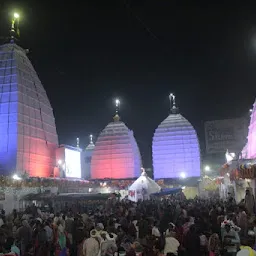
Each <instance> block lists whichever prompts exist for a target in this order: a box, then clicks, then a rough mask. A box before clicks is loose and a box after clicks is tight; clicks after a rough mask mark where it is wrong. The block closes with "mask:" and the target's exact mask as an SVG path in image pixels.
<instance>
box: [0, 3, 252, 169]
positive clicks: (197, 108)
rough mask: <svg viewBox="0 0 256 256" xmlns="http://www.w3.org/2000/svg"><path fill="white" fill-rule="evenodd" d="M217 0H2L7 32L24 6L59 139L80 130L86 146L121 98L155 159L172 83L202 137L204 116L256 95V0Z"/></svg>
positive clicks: (24, 24) (235, 107) (240, 110)
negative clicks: (153, 145)
mask: <svg viewBox="0 0 256 256" xmlns="http://www.w3.org/2000/svg"><path fill="white" fill-rule="evenodd" d="M40 2H41V3H40ZM190 2H193V4H191V3H190ZM211 2H212V4H211ZM216 2H218V1H174V0H116V1H114V0H113V1H112V0H108V1H106V0H102V1H100V0H90V1H88V0H84V1H47V0H45V1H43V0H41V1H35V0H31V1H25V0H24V1H22V0H21V1H18V2H16V3H15V2H13V1H8V0H1V1H0V19H1V21H0V23H1V30H0V33H1V36H3V35H4V33H6V32H5V29H7V24H8V19H9V18H10V17H9V16H8V15H9V14H10V12H11V10H13V8H14V7H17V9H18V10H20V11H21V15H22V18H21V25H20V28H21V42H20V44H21V45H22V46H24V47H26V48H29V49H30V54H29V57H30V59H31V60H32V62H33V64H34V66H35V69H36V70H37V72H38V74H39V77H40V79H41V81H42V83H43V85H44V87H45V89H46V91H47V94H48V96H49V98H50V101H51V104H52V107H53V109H54V113H55V118H56V125H57V130H58V134H59V140H60V143H66V144H74V145H75V143H76V142H75V140H76V137H80V140H81V144H82V146H85V145H86V144H87V143H88V135H89V134H90V133H92V134H94V135H95V136H97V135H98V134H99V132H100V131H101V130H102V129H103V128H104V127H105V126H106V124H107V123H108V122H110V121H111V118H112V116H113V114H114V103H113V102H114V98H115V97H119V98H120V100H121V117H122V120H123V121H124V122H125V123H126V124H127V126H128V127H129V128H130V129H132V130H134V133H135V137H136V138H137V141H138V144H139V147H140V150H141V153H142V156H143V160H144V166H145V167H147V166H150V164H151V141H152V136H153V133H154V130H155V128H156V127H157V125H158V124H159V123H160V122H161V121H162V120H163V119H164V118H165V117H166V116H167V115H168V113H169V100H168V95H169V93H170V92H174V93H175V94H176V97H177V103H178V106H179V107H180V110H181V113H182V114H183V115H184V116H185V117H186V118H187V119H188V120H189V121H190V122H191V123H192V124H193V125H194V127H195V128H196V129H197V131H198V133H199V137H200V140H201V141H203V139H204V133H203V122H204V121H205V120H212V119H222V118H231V117H238V116H242V115H246V113H248V110H249V108H251V105H252V103H253V101H254V98H255V96H256V72H255V70H256V54H255V52H256V50H255V51H253V47H252V46H253V42H254V33H255V32H254V31H256V15H255V13H256V5H255V4H250V2H253V1H219V2H226V3H227V4H216ZM79 3H81V4H79ZM255 49H256V40H255Z"/></svg>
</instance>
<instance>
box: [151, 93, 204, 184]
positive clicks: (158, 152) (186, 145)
mask: <svg viewBox="0 0 256 256" xmlns="http://www.w3.org/2000/svg"><path fill="white" fill-rule="evenodd" d="M170 101H171V104H172V108H171V113H170V115H169V116H168V117H167V118H166V119H165V120H164V121H163V122H162V123H161V124H160V125H159V126H158V127H157V129H156V130H155V133H154V136H153V142H152V157H153V168H154V178H155V179H162V178H165V179H168V178H188V177H199V176H200V147H199V141H198V137H197V133H196V131H195V129H194V128H193V126H192V125H191V124H190V123H189V121H188V120H186V119H185V118H184V117H183V116H182V115H181V114H180V113H179V110H178V108H176V106H175V96H174V95H173V94H171V95H170Z"/></svg>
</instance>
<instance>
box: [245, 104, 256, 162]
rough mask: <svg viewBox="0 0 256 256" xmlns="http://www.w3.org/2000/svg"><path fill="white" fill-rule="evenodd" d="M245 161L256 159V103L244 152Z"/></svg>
mask: <svg viewBox="0 0 256 256" xmlns="http://www.w3.org/2000/svg"><path fill="white" fill-rule="evenodd" d="M242 158H243V159H256V101H255V102H254V104H253V109H252V113H251V120H250V125H249V128H248V137H247V144H246V146H245V147H244V149H243V151H242Z"/></svg>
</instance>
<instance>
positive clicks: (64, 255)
mask: <svg viewBox="0 0 256 256" xmlns="http://www.w3.org/2000/svg"><path fill="white" fill-rule="evenodd" d="M59 256H67V248H66V247H65V248H63V249H62V250H61V252H60V255H59Z"/></svg>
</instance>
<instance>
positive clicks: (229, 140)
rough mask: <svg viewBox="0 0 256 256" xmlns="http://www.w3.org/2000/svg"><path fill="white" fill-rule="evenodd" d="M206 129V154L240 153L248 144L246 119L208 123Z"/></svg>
mask: <svg viewBox="0 0 256 256" xmlns="http://www.w3.org/2000/svg"><path fill="white" fill-rule="evenodd" d="M204 128H205V143H206V153H207V154H214V153H225V152H226V150H227V149H228V150H229V152H234V153H240V152H241V150H242V148H243V147H244V145H245V144H246V137H247V133H248V127H247V123H246V120H245V119H244V118H236V119H225V120H215V121H207V122H205V125H204Z"/></svg>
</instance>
